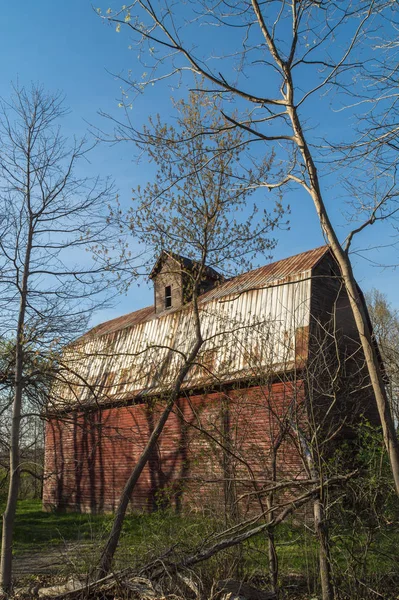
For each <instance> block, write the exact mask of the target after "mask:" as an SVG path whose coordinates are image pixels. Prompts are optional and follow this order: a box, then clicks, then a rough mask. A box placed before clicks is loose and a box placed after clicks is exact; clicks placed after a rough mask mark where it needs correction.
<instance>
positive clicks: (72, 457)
mask: <svg viewBox="0 0 399 600" xmlns="http://www.w3.org/2000/svg"><path fill="white" fill-rule="evenodd" d="M303 397H304V394H303V385H302V382H297V383H295V384H294V383H281V382H279V383H273V384H271V385H269V386H266V387H262V386H254V387H248V388H244V389H240V390H238V389H235V390H230V391H228V392H225V393H224V392H217V393H209V394H198V395H190V396H187V397H184V398H181V399H180V400H179V403H178V406H177V407H176V410H175V411H174V413H173V414H172V415H171V416H170V418H169V420H168V422H167V424H166V426H165V429H164V431H163V433H162V436H161V438H160V441H159V444H158V446H157V449H156V451H155V452H154V453H153V456H152V457H151V459H150V461H149V464H148V465H147V467H146V468H145V470H144V472H143V473H142V475H141V477H140V480H139V484H138V486H137V488H136V490H135V492H134V495H133V497H132V499H131V509H133V510H153V509H154V508H156V507H157V506H166V505H171V506H173V507H175V508H176V509H180V508H184V507H186V506H188V507H189V508H190V509H196V510H204V509H205V510H206V509H209V510H214V509H215V508H216V509H217V510H218V511H220V510H221V509H222V508H221V507H222V506H224V508H225V509H227V510H230V509H231V510H235V509H236V507H237V506H239V507H240V512H241V513H245V512H247V511H248V510H250V508H251V506H252V505H253V503H254V502H255V500H254V495H253V492H254V489H255V486H258V487H259V488H260V487H262V484H263V483H264V482H265V481H266V480H270V479H271V477H272V468H271V467H272V455H273V450H272V448H273V445H276V446H277V445H278V446H279V448H278V452H277V457H276V459H277V469H278V473H279V476H280V477H281V475H284V473H287V474H288V473H289V474H290V477H291V478H292V477H293V478H295V477H298V478H301V477H303V476H304V469H303V467H302V463H301V458H300V453H299V452H298V451H297V448H296V443H297V442H296V439H295V435H294V433H293V431H292V430H290V428H288V430H287V428H286V429H285V430H283V427H284V425H283V424H284V423H285V424H286V422H287V419H286V417H287V416H289V417H290V419H298V418H299V419H300V420H301V419H302V416H301V414H298V407H299V411H301V410H302V408H301V407H303ZM160 408H161V407H160V405H159V404H157V403H155V402H153V403H151V404H150V403H146V404H133V405H131V406H119V407H111V408H103V409H101V410H95V411H93V410H92V411H90V412H85V413H84V412H70V413H67V414H64V415H63V416H62V417H61V416H58V417H53V418H51V419H50V420H49V421H48V423H47V431H46V440H47V442H46V456H45V470H46V474H47V478H46V480H45V485H44V494H43V503H44V506H45V507H47V508H50V507H52V508H63V509H69V510H76V511H82V512H88V511H90V512H100V511H113V510H114V509H115V507H116V505H117V502H118V499H119V496H120V493H121V491H122V489H123V486H124V484H125V482H126V480H127V478H128V476H129V474H130V472H131V469H132V467H133V466H134V464H135V462H136V460H137V458H138V456H139V455H140V453H141V451H142V449H143V447H144V445H145V443H146V441H147V439H148V435H149V433H150V431H151V429H152V428H153V426H154V424H155V422H156V420H157V414H158V413H159V411H160ZM280 436H282V437H283V442H282V443H281V444H279V442H280ZM233 479H234V482H233ZM238 498H241V499H240V500H239V502H238V503H237V502H236V500H237V499H238Z"/></svg>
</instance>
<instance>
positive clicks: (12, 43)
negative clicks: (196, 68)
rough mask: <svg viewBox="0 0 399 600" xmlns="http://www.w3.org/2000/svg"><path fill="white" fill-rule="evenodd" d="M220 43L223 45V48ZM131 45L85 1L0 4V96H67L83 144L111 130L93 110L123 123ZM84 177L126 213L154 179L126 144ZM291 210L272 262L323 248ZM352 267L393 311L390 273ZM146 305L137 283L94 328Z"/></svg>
mask: <svg viewBox="0 0 399 600" xmlns="http://www.w3.org/2000/svg"><path fill="white" fill-rule="evenodd" d="M103 8H106V6H103ZM219 41H220V40H219ZM222 41H223V40H222ZM226 43H227V44H228V43H229V42H228V40H227V41H226ZM129 44H130V41H129V38H128V35H127V32H125V31H121V33H119V34H118V33H116V32H115V28H114V27H112V26H108V25H107V24H104V22H102V21H101V20H100V19H99V18H98V17H97V15H96V14H95V11H94V9H93V8H92V6H91V4H90V2H88V1H87V0H69V1H68V2H62V3H61V2H59V0H52V1H50V0H36V1H35V2H33V1H32V0H22V2H20V3H18V5H16V4H15V3H12V2H7V3H3V5H2V18H1V21H0V45H1V56H2V69H1V73H2V77H1V79H0V95H1V96H2V97H5V98H7V96H8V95H9V93H10V83H11V81H14V82H15V81H16V80H17V78H18V80H19V82H20V84H22V85H25V84H27V85H29V83H30V82H31V81H33V82H40V83H42V84H43V86H44V87H45V88H46V89H47V90H49V91H52V90H54V91H55V90H61V91H63V92H64V93H65V95H66V104H67V105H68V106H69V107H70V109H71V113H70V114H69V115H68V116H67V117H66V118H65V119H64V123H63V131H64V134H66V135H77V136H82V135H84V133H85V132H86V130H87V124H88V123H91V124H94V125H98V126H99V127H102V128H107V127H109V125H108V124H107V123H105V122H103V120H102V119H101V117H100V116H99V115H98V111H99V110H102V111H104V112H109V113H111V114H114V115H116V116H120V115H121V111H120V109H118V102H119V99H120V86H121V84H120V81H119V80H118V78H117V77H115V76H114V75H112V73H114V74H118V73H126V72H127V70H128V69H129V68H132V69H133V70H137V72H138V73H139V71H140V68H141V67H140V66H139V65H138V64H137V61H136V57H135V53H134V51H132V50H129V49H128V46H129ZM175 93H176V91H175V90H172V89H171V88H170V87H168V86H166V85H165V86H163V87H155V88H153V89H152V90H148V93H146V95H145V97H143V98H139V99H138V101H137V102H135V104H134V106H133V110H132V118H133V119H134V122H135V124H137V126H140V124H142V123H144V122H145V121H146V120H147V118H148V115H150V114H154V113H156V112H163V114H168V111H169V110H170V106H171V105H170V98H171V96H173V95H174V94H175ZM179 93H180V92H179ZM118 110H119V112H118ZM339 119H341V117H339V116H337V114H336V113H331V115H330V117H329V118H328V119H327V120H326V119H325V114H320V115H319V114H318V108H317V104H316V103H315V104H314V111H313V115H312V122H311V125H312V126H313V127H314V128H315V129H314V130H316V131H317V133H319V130H320V133H321V134H328V133H330V132H331V128H333V127H335V128H337V127H348V126H350V124H349V122H348V121H345V122H342V121H341V120H339ZM340 123H341V125H340ZM85 169H87V174H89V175H93V174H100V175H104V176H105V175H110V176H111V177H113V178H114V179H115V182H116V185H117V188H118V190H119V193H120V198H121V202H122V204H123V205H125V206H128V204H129V199H130V196H131V193H130V191H131V188H132V187H135V186H136V185H137V184H138V183H141V184H144V183H146V181H147V180H148V179H149V178H151V174H152V173H153V170H152V167H151V166H150V165H148V164H146V162H145V161H142V162H141V163H140V164H139V165H137V163H136V162H135V160H134V152H133V148H132V147H131V146H129V144H127V143H126V144H119V145H113V146H107V145H105V144H103V145H101V146H100V147H97V148H96V149H95V151H94V152H93V153H92V155H91V162H90V164H87V166H86V167H85ZM322 184H323V185H324V189H325V192H326V196H325V197H326V199H327V205H328V206H329V208H330V210H331V214H332V216H333V219H334V222H335V224H336V226H337V228H338V233H339V235H340V237H341V238H342V236H343V235H344V231H345V227H344V226H345V221H344V218H343V217H342V211H343V210H344V205H343V203H342V202H341V201H340V199H339V198H340V194H341V191H340V190H339V189H337V187H336V185H335V181H334V179H333V178H331V176H330V177H329V178H327V179H326V180H325V181H324V180H322ZM289 202H290V204H291V207H292V215H291V229H290V231H287V232H281V233H279V234H278V237H279V244H278V247H277V249H276V251H275V253H274V256H275V258H276V259H278V258H282V257H285V256H289V255H290V254H295V253H298V252H302V251H305V250H308V249H310V248H312V247H315V246H319V245H321V244H323V243H324V240H323V237H322V234H321V231H320V227H319V224H318V221H317V218H316V215H315V211H314V208H313V205H312V204H311V201H310V199H309V198H308V197H307V196H306V195H305V194H304V193H303V192H302V191H301V190H296V191H292V192H290V194H289ZM391 235H392V231H391V230H389V229H387V228H386V227H384V226H379V225H374V226H373V228H372V229H371V230H370V231H369V232H367V233H366V234H364V235H363V237H360V238H359V239H358V241H356V243H355V246H356V247H359V248H361V247H364V246H369V245H370V244H371V245H373V244H376V245H378V244H380V243H381V242H384V243H387V242H388V241H389V240H390V236H391ZM391 252H392V251H391V250H388V251H385V252H382V251H381V252H380V253H373V254H371V253H370V257H372V258H373V259H375V260H377V261H378V260H379V256H381V258H382V259H383V260H384V261H385V260H388V262H390V263H395V262H398V261H397V256H396V255H393V254H392V255H391V254H390V253H391ZM354 265H355V273H356V276H357V278H358V281H359V283H360V285H361V287H362V288H363V289H364V290H368V289H370V288H371V287H373V286H375V287H378V288H379V289H380V290H381V291H383V292H384V293H386V294H387V296H388V298H389V300H390V301H391V302H392V304H393V305H394V306H395V307H396V308H399V301H398V300H397V298H398V292H399V282H398V275H397V272H396V271H395V270H394V269H391V268H385V269H381V268H378V267H376V266H372V264H371V263H369V262H368V261H367V260H364V259H358V258H356V257H354ZM151 302H152V292H151V290H150V289H149V288H148V287H147V286H146V285H144V283H143V282H142V284H141V285H140V287H137V286H136V285H134V286H132V288H131V289H130V291H129V293H128V294H127V296H124V297H122V298H121V299H120V302H119V303H118V304H117V305H116V306H115V307H114V308H112V309H109V310H107V311H102V312H101V313H99V314H97V315H96V317H95V319H94V321H93V322H98V321H102V320H105V319H107V318H112V317H113V316H116V315H119V314H123V313H126V312H130V311H131V310H135V309H137V308H140V307H142V306H145V305H148V304H150V303H151Z"/></svg>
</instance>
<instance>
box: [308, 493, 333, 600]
mask: <svg viewBox="0 0 399 600" xmlns="http://www.w3.org/2000/svg"><path fill="white" fill-rule="evenodd" d="M313 516H314V524H315V530H316V535H317V538H318V540H319V566H320V583H321V593H322V598H323V600H333V598H334V589H333V586H332V580H331V562H330V544H329V538H328V529H327V524H326V521H325V516H324V503H323V501H322V499H321V498H320V497H318V498H316V499H315V501H314V504H313Z"/></svg>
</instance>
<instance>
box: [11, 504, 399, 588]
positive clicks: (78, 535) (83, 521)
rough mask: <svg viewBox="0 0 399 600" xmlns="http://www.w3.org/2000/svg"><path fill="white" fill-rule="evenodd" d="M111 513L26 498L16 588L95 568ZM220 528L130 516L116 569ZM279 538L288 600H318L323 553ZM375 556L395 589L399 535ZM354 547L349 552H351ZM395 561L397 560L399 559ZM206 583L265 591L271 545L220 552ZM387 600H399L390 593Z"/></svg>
mask: <svg viewBox="0 0 399 600" xmlns="http://www.w3.org/2000/svg"><path fill="white" fill-rule="evenodd" d="M111 523H112V516H111V515H88V514H73V513H69V514H59V513H51V512H43V511H42V510H41V503H40V501H38V500H34V501H21V502H19V506H18V513H17V519H16V535H15V545H14V573H15V577H16V579H17V585H29V584H32V583H35V582H40V583H44V584H52V583H54V582H56V583H58V582H59V581H61V580H62V579H67V578H69V577H71V576H72V577H74V576H79V575H81V574H82V573H87V572H90V571H91V570H92V569H93V567H94V566H95V565H96V564H97V560H98V556H99V552H100V549H101V547H102V544H103V542H104V540H105V538H106V536H107V533H108V532H109V530H110V526H111ZM215 525H219V526H220V525H221V524H220V523H219V524H218V523H217V522H215V521H212V519H211V518H210V517H209V516H208V517H204V516H203V515H201V516H199V515H189V516H186V517H181V516H178V515H176V514H175V513H171V512H162V511H160V512H158V513H153V514H152V515H147V514H135V515H128V516H127V518H126V523H125V527H124V530H123V535H122V539H121V544H120V547H119V550H118V554H117V556H116V567H117V568H122V567H125V566H133V567H135V566H137V569H139V568H140V566H142V565H145V564H148V563H149V562H150V561H151V560H153V559H154V557H155V556H160V555H162V553H163V552H165V550H167V549H170V548H172V547H174V546H177V547H178V548H179V549H180V550H181V552H183V553H184V552H188V551H189V550H190V548H191V549H192V548H193V547H196V546H198V544H199V543H200V541H201V540H203V539H204V537H206V536H207V535H208V534H209V533H210V531H211V530H212V528H213V527H215ZM280 531H281V532H280V535H279V537H278V538H277V542H278V545H277V552H278V556H279V564H280V573H281V579H282V581H283V583H284V587H285V590H286V592H287V594H286V598H290V599H295V598H301V599H305V598H306V599H310V598H314V597H316V596H315V592H316V586H317V573H318V562H317V548H316V545H315V541H314V538H313V536H312V535H311V533H310V532H309V533H308V534H307V535H304V533H303V529H302V530H301V531H299V530H298V529H297V528H296V527H295V526H294V525H293V524H291V525H289V526H288V525H287V526H284V528H282V529H281V530H280ZM384 540H385V541H384V544H383V545H381V546H380V547H376V548H375V549H374V553H373V561H374V562H373V565H372V571H373V574H374V575H375V577H376V579H378V580H379V581H381V578H385V579H386V581H388V579H387V578H388V577H389V578H390V579H389V581H390V583H389V588H391V585H392V581H393V580H392V575H393V576H394V578H395V582H396V575H395V563H396V562H397V559H398V557H399V550H398V548H399V530H397V529H392V535H389V537H385V538H384ZM346 545H347V541H346V540H345V539H343V538H342V537H341V538H340V537H339V536H335V556H336V561H335V566H336V567H338V566H339V565H340V564H341V566H345V568H346V566H347V562H348V559H347V554H346ZM353 551H354V547H353V545H352V546H351V548H350V552H352V553H353ZM395 556H396V558H395ZM199 572H200V576H201V577H202V578H203V579H207V580H208V581H211V580H220V579H226V578H229V577H236V576H237V575H238V576H241V577H243V578H245V579H250V580H253V581H254V582H255V583H256V584H257V585H259V587H267V577H266V576H265V573H266V572H267V545H266V539H265V538H264V537H263V536H260V537H258V538H256V539H253V540H252V541H251V542H249V543H247V545H246V546H245V547H244V548H242V549H239V548H233V549H230V550H229V551H224V552H223V553H220V554H219V555H218V556H217V557H214V558H213V559H211V560H210V561H207V563H206V564H205V563H204V564H203V565H202V566H200V567H199ZM385 597H387V598H394V597H396V596H391V595H387V596H385Z"/></svg>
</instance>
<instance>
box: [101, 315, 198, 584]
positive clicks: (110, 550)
mask: <svg viewBox="0 0 399 600" xmlns="http://www.w3.org/2000/svg"><path fill="white" fill-rule="evenodd" d="M195 312H196V317H197V318H198V314H197V311H195ZM202 343H203V341H202V337H201V335H200V332H199V322H198V321H197V339H196V342H195V344H194V347H193V349H192V350H191V352H190V355H189V357H188V358H187V360H186V362H185V364H184V365H183V367H182V368H181V369H180V372H179V375H178V377H177V380H176V383H175V387H174V389H173V391H172V393H171V396H170V398H169V400H168V402H167V405H166V407H165V409H164V411H163V413H162V415H161V416H160V418H159V420H158V422H157V424H156V426H155V428H154V430H153V432H152V433H151V436H150V438H149V440H148V442H147V444H146V447H145V448H144V450H143V453H142V454H141V456H140V458H139V460H138V462H137V464H136V466H135V467H134V469H133V471H132V473H131V475H130V477H129V479H128V480H127V482H126V484H125V487H124V489H123V492H122V495H121V497H120V499H119V505H118V508H117V511H116V515H115V519H114V522H113V525H112V529H111V532H110V534H109V537H108V540H107V543H106V544H105V547H104V550H103V552H102V554H101V558H100V563H99V566H98V569H97V572H96V575H95V577H96V579H100V578H101V577H104V576H105V575H107V574H108V573H109V571H110V570H111V567H112V561H113V558H114V555H115V551H116V549H117V547H118V543H119V538H120V535H121V532H122V526H123V521H124V519H125V515H126V510H127V507H128V505H129V500H130V497H131V495H132V493H133V491H134V488H135V487H136V484H137V482H138V480H139V477H140V475H141V473H142V472H143V469H144V467H145V466H146V464H147V462H148V460H149V458H150V456H151V452H152V451H153V449H154V448H155V445H156V443H157V442H158V439H159V436H160V435H161V433H162V430H163V428H164V426H165V423H166V422H167V420H168V417H169V415H170V413H171V412H172V409H173V407H174V405H175V402H176V400H177V399H178V397H179V395H180V390H181V385H182V383H183V380H184V378H185V376H186V375H187V373H188V371H189V369H190V367H191V365H192V363H193V361H194V360H195V358H196V357H197V355H198V352H199V350H200V348H201V346H202Z"/></svg>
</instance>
